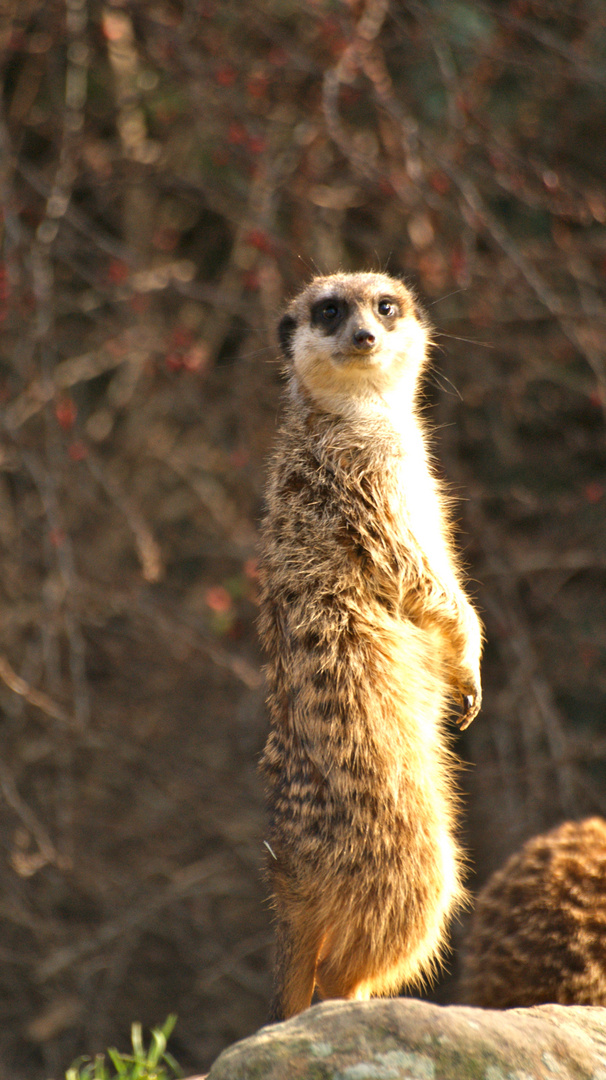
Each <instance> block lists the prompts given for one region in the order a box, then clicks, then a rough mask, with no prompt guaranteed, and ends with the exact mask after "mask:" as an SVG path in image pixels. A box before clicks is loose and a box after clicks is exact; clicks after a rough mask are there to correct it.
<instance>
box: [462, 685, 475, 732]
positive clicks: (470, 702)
mask: <svg viewBox="0 0 606 1080" xmlns="http://www.w3.org/2000/svg"><path fill="white" fill-rule="evenodd" d="M474 704H475V698H474V696H473V694H465V696H464V697H463V714H462V715H461V716H460V717H459V719H458V720H457V723H458V725H459V727H460V729H461V731H465V728H468V727H469V725H470V724H471V722H472V720H473V719H474V717H475V715H476V710H475V709H474Z"/></svg>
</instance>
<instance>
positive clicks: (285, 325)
mask: <svg viewBox="0 0 606 1080" xmlns="http://www.w3.org/2000/svg"><path fill="white" fill-rule="evenodd" d="M296 326H297V321H296V319H293V317H292V315H283V316H282V318H281V319H280V322H279V323H278V341H279V342H280V348H281V349H282V352H283V353H284V355H285V356H286V357H288V359H289V360H292V336H293V334H294V332H295V329H296Z"/></svg>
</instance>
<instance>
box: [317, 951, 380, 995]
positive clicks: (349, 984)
mask: <svg viewBox="0 0 606 1080" xmlns="http://www.w3.org/2000/svg"><path fill="white" fill-rule="evenodd" d="M316 986H317V990H318V995H319V996H320V998H322V1000H323V1001H326V1000H329V999H332V998H346V999H347V1000H349V1001H368V1000H369V999H370V997H371V996H372V992H371V989H370V987H369V984H368V981H367V979H366V978H364V976H363V975H362V974H361V973H360V972H356V971H352V970H351V969H350V970H346V971H343V970H342V968H340V969H337V968H335V966H334V964H333V963H332V961H331V958H330V956H327V957H326V959H324V960H322V961H321V962H320V963H319V964H318V967H317V970H316Z"/></svg>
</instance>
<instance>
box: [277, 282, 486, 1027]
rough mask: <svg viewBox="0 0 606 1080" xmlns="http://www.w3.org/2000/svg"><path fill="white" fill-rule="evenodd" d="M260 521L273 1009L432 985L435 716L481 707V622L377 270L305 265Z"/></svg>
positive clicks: (437, 802) (406, 321) (284, 339)
mask: <svg viewBox="0 0 606 1080" xmlns="http://www.w3.org/2000/svg"><path fill="white" fill-rule="evenodd" d="M279 339H280V343H281V346H282V350H283V353H284V357H285V361H286V367H287V372H288V378H289V384H288V392H287V402H286V408H285V416H284V422H283V425H282V428H281V432H280V435H279V438H278V442H277V449H276V452H275V455H274V458H273V463H272V465H271V468H270V474H269V480H268V484H267V491H266V502H267V513H266V517H265V519H264V522H263V524H262V543H261V562H260V570H261V615H260V632H261V638H262V642H263V644H264V646H265V650H266V653H267V655H268V658H269V664H268V669H267V671H268V679H269V699H268V701H269V712H270V732H269V736H268V740H267V744H266V747H265V750H264V754H263V757H262V763H261V767H262V772H263V774H264V779H265V782H266V787H267V795H268V804H269V812H270V827H269V839H268V842H267V847H268V849H269V853H270V854H269V858H268V867H269V876H270V881H271V886H272V890H273V904H274V908H275V918H276V939H277V959H276V988H275V998H274V1002H273V1006H272V1010H271V1017H272V1019H274V1020H279V1019H285V1018H287V1017H290V1016H293V1015H294V1014H296V1013H298V1012H300V1011H302V1010H303V1009H305V1008H307V1007H308V1006H309V1005H310V1003H311V1000H312V996H313V994H314V989H315V990H316V991H317V993H318V995H319V997H320V998H322V999H326V998H355V999H358V1000H365V999H367V998H369V997H371V996H382V995H388V994H393V993H395V992H397V991H398V990H399V989H401V988H402V987H403V986H407V987H410V986H414V985H417V984H419V982H420V981H422V979H423V977H424V976H431V974H432V972H433V970H434V968H435V966H436V964H437V963H438V962H439V960H440V957H441V954H442V951H443V948H444V941H445V928H446V925H447V922H448V919H449V917H450V915H451V914H452V913H453V911H454V910H455V909H456V908H457V907H458V906H459V905H460V904H461V902H462V899H463V896H464V889H463V886H462V875H461V854H460V852H459V848H458V845H457V842H456V839H455V827H456V818H457V805H458V804H457V796H456V791H455V780H454V772H455V762H454V757H453V756H452V753H451V751H450V749H449V745H448V739H447V736H446V733H445V730H444V723H445V720H446V718H447V717H448V715H449V713H451V712H452V711H453V710H455V709H457V707H458V706H460V707H462V709H463V715H462V716H461V717H460V720H461V723H462V726H466V725H467V724H468V723H470V722H471V720H472V719H473V718H474V717H475V716H476V714H477V712H478V710H479V708H480V702H481V687H480V654H481V648H482V630H481V624H480V620H479V617H478V615H477V613H476V611H475V609H474V607H473V606H472V604H471V602H470V601H469V599H468V598H467V596H466V594H465V592H464V590H463V585H462V574H461V570H460V567H459V564H458V560H457V558H456V555H455V553H454V549H453V544H452V539H451V531H452V530H451V525H450V520H449V512H448V500H447V498H446V496H445V495H444V493H443V490H442V488H441V486H440V484H439V482H438V480H437V478H436V476H435V475H434V472H433V470H432V466H431V463H430V458H429V453H428V448H427V438H426V434H425V430H424V425H423V422H422V420H421V416H420V411H419V378H420V375H421V372H422V371H423V369H424V367H425V365H426V362H427V349H428V327H427V325H426V322H425V319H424V317H423V316H422V315H421V314H420V312H419V310H418V307H417V304H416V302H415V300H414V299H413V296H412V295H411V293H410V291H409V290H408V289H407V288H406V287H405V286H404V285H403V284H402V283H401V282H400V281H399V280H395V279H394V278H392V277H390V276H387V275H385V274H374V273H357V274H346V273H339V274H334V275H330V276H327V277H317V278H315V279H313V280H312V281H311V283H310V284H309V285H308V287H307V288H305V289H304V290H303V292H302V293H301V294H300V295H299V296H297V297H296V298H295V299H294V300H293V301H292V302H291V304H290V305H289V306H288V308H287V310H286V314H285V315H284V317H283V318H282V321H281V322H280V325H279Z"/></svg>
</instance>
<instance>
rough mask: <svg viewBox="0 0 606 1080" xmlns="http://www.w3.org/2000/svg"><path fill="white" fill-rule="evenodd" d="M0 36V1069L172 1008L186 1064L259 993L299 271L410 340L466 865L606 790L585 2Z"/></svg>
mask: <svg viewBox="0 0 606 1080" xmlns="http://www.w3.org/2000/svg"><path fill="white" fill-rule="evenodd" d="M0 50H1V53H2V81H3V93H2V99H1V102H2V109H1V123H0V154H1V158H0V200H1V203H2V218H1V236H2V261H1V263H0V320H1V328H2V338H1V343H0V399H1V427H0V455H1V456H0V462H1V470H0V567H1V573H0V589H1V590H2V594H3V595H2V600H3V602H2V616H1V618H0V680H1V681H0V710H1V714H2V754H1V755H0V793H1V796H2V799H1V802H0V844H1V848H2V859H1V860H0V882H1V887H2V901H1V902H0V956H1V957H2V960H3V963H2V966H1V970H0V1010H1V1014H2V1016H3V1020H4V1023H3V1024H2V1034H1V1035H0V1061H1V1062H2V1064H1V1065H0V1077H2V1076H3V1072H2V1070H3V1069H8V1070H9V1073H7V1075H10V1076H11V1078H12V1080H15V1078H18V1077H23V1078H25V1077H27V1078H33V1077H38V1076H39V1077H48V1076H51V1075H56V1076H58V1075H61V1074H62V1070H64V1069H65V1068H66V1067H67V1065H68V1064H69V1063H70V1061H71V1060H73V1058H75V1056H76V1055H77V1054H79V1053H82V1052H85V1053H88V1054H93V1053H95V1052H96V1051H98V1050H101V1049H102V1048H103V1047H104V1046H105V1045H106V1044H107V1043H108V1042H109V1043H118V1041H119V1040H122V1044H123V1045H124V1044H127V1042H128V1031H129V1029H130V1024H131V1022H132V1021H133V1020H141V1021H143V1022H144V1023H145V1024H154V1023H158V1022H159V1021H160V1020H161V1019H162V1018H163V1017H164V1016H165V1015H166V1014H167V1012H169V1011H173V1010H174V1011H176V1012H178V1013H179V1015H180V1021H179V1026H178V1029H177V1039H176V1042H175V1047H174V1052H175V1055H176V1056H177V1058H178V1059H179V1060H180V1061H181V1062H182V1063H183V1064H184V1065H185V1066H186V1067H187V1066H188V1064H190V1065H191V1067H192V1068H193V1067H196V1066H197V1067H200V1066H203V1065H204V1064H205V1063H207V1062H208V1061H209V1060H210V1059H211V1058H212V1057H213V1056H214V1055H215V1054H216V1053H217V1052H218V1051H219V1050H220V1049H221V1048H222V1046H224V1045H225V1044H226V1043H228V1042H230V1041H232V1040H233V1039H235V1038H237V1037H239V1036H241V1035H244V1034H247V1033H248V1032H249V1031H251V1030H253V1029H254V1028H255V1027H256V1026H258V1025H259V1024H260V1023H261V1022H262V1021H263V1019H264V1017H265V1010H266V1002H267V998H268V995H269V975H268V964H269V943H270V940H271V930H270V926H269V915H268V911H267V907H266V906H265V905H264V903H263V898H264V886H263V884H262V881H261V877H260V867H261V864H262V847H261V839H262V835H263V812H262V804H261V794H260V791H259V785H258V781H257V778H256V774H255V761H256V756H257V754H258V751H259V749H260V746H261V745H262V742H263V731H264V723H265V721H264V713H263V687H262V678H261V674H260V658H259V655H258V650H257V645H256V638H255V631H254V616H255V605H254V594H255V575H256V569H255V522H256V519H257V517H258V514H259V511H260V506H261V492H262V481H263V461H264V458H265V456H266V454H267V452H268V449H269V447H270V446H271V442H272V439H273V433H274V431H275V422H276V421H275V418H276V413H277V410H278V405H279V395H280V367H279V364H278V363H277V362H276V360H277V352H276V348H275V342H274V325H275V321H276V317H277V314H278V312H279V310H280V306H281V304H282V302H283V300H284V299H285V298H286V297H287V296H288V295H290V294H291V293H292V292H293V291H294V290H295V289H296V288H297V287H298V285H299V284H300V283H301V282H302V281H303V280H305V279H306V278H307V277H308V276H309V275H310V274H312V273H314V272H315V271H317V270H320V271H322V272H328V271H331V270H334V269H337V268H339V267H341V268H345V269H358V268H387V269H388V270H390V271H392V272H394V273H398V274H403V275H405V277H406V278H407V280H408V281H410V282H411V284H412V285H413V286H414V287H415V288H416V290H417V291H418V293H419V295H420V297H421V299H422V301H423V303H424V304H425V306H426V307H427V310H428V312H429V316H430V319H431V321H432V323H433V324H434V326H435V334H434V337H435V349H434V366H433V369H432V371H433V373H432V376H431V377H430V379H429V381H428V385H427V402H428V404H427V414H428V421H429V422H430V424H431V425H432V426H433V427H434V428H436V429H437V435H436V439H435V445H436V451H437V454H438V457H439V459H440V462H441V466H440V467H441V468H442V469H443V471H444V473H445V475H446V476H447V477H448V478H449V480H450V482H451V484H452V486H453V488H454V490H455V493H456V494H458V495H460V496H463V499H462V501H461V504H460V511H459V517H460V521H461V542H462V544H463V546H464V548H465V552H466V559H467V562H468V564H469V566H470V569H471V574H472V577H473V579H474V581H476V582H477V584H476V585H475V586H474V589H475V592H476V594H477V597H478V600H479V603H480V605H481V607H482V610H483V613H484V617H485V621H486V625H487V633H488V646H487V653H486V662H485V684H486V704H485V707H484V709H483V712H482V715H481V716H480V718H479V719H478V721H477V722H476V724H474V726H473V727H472V728H471V729H470V731H469V733H468V734H466V736H465V737H464V740H462V742H461V747H460V748H461V750H462V752H463V754H464V756H465V757H466V758H467V759H469V760H470V761H472V762H473V769H469V770H468V771H467V772H466V774H465V775H464V776H463V778H462V787H463V788H464V791H465V793H466V806H467V808H468V813H467V816H466V820H465V830H466V834H467V836H468V839H469V844H470V846H471V849H472V854H473V856H474V860H475V864H476V867H477V879H478V880H480V881H481V880H482V879H483V878H484V877H485V876H486V875H487V873H488V872H489V871H490V870H491V869H493V868H494V867H495V866H496V865H497V864H498V863H500V862H501V861H502V858H503V856H504V854H505V853H507V852H508V851H509V850H511V848H512V847H513V846H515V845H516V844H517V843H518V842H519V841H520V840H521V839H522V838H524V837H525V836H527V835H530V834H531V833H533V832H537V831H539V830H540V829H542V828H544V827H546V826H547V825H549V824H551V823H553V822H555V821H557V820H560V819H561V818H563V817H566V816H579V815H581V814H583V813H586V812H594V811H598V812H602V813H606V789H605V786H604V781H605V778H606V769H605V758H606V728H605V724H604V720H605V715H604V700H605V691H606V636H605V630H604V585H605V580H604V579H605V571H606V550H605V544H604V536H605V535H606V445H605V440H604V413H605V408H606V374H605V367H604V353H605V343H606V320H605V318H604V315H605V312H606V296H605V293H606V287H605V286H606V232H605V229H604V226H605V224H606V179H605V177H606V11H605V9H604V5H603V4H602V3H601V0H575V2H573V0H511V2H506V0H476V2H471V0H469V2H466V0H427V2H421V0H391V2H390V3H388V2H387V0H365V2H358V0H351V2H349V0H258V2H256V3H254V4H247V5H244V4H242V3H240V2H238V0H223V2H219V0H216V2H215V0H183V2H175V3H171V2H167V0H158V2H151V3H150V2H147V0H130V2H129V0H125V2H113V3H112V2H109V0H108V2H107V3H100V2H98V0H19V2H17V0H4V3H3V4H2V5H1V6H0ZM462 933H464V929H461V928H459V929H458V930H457V931H456V934H455V937H456V936H457V935H458V936H459V937H460V936H461V934H462ZM453 992H454V991H453V989H452V985H450V986H447V987H446V988H445V989H444V990H443V991H442V993H443V994H444V995H447V994H452V993H453ZM179 1040H180V1042H179Z"/></svg>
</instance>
